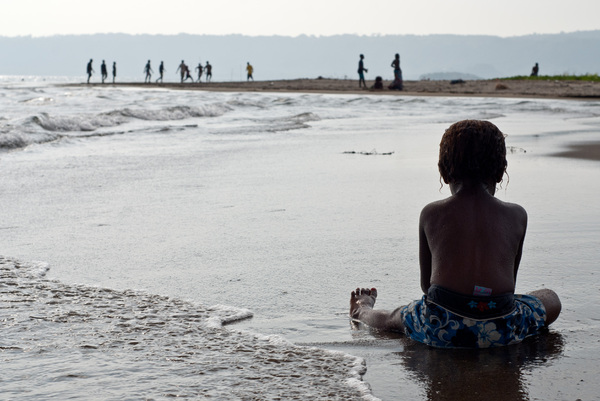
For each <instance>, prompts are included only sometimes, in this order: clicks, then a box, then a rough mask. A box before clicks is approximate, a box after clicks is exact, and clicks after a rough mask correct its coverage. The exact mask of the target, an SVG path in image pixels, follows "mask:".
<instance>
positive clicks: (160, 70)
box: [156, 61, 166, 83]
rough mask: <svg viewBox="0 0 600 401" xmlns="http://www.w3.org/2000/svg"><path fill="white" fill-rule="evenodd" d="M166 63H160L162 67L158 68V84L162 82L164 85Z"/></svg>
mask: <svg viewBox="0 0 600 401" xmlns="http://www.w3.org/2000/svg"><path fill="white" fill-rule="evenodd" d="M165 71H166V70H165V63H164V62H163V61H161V62H160V65H159V66H158V73H159V74H160V77H158V79H157V80H156V82H158V81H160V82H161V83H162V81H163V75H164V73H165Z"/></svg>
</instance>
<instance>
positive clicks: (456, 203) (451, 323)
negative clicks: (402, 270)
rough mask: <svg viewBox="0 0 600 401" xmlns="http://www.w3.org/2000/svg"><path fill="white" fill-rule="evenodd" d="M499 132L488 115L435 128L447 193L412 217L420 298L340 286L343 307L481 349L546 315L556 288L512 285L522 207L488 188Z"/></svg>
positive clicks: (373, 321) (502, 152)
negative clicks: (346, 303)
mask: <svg viewBox="0 0 600 401" xmlns="http://www.w3.org/2000/svg"><path fill="white" fill-rule="evenodd" d="M506 166H507V162H506V144H505V141H504V134H503V133H502V132H500V130H499V129H498V128H497V127H496V126H495V125H494V124H492V123H491V122H489V121H478V120H464V121H459V122H457V123H454V124H452V125H451V126H450V127H449V128H448V129H447V130H446V131H445V132H444V135H443V136H442V141H441V143H440V149H439V162H438V168H439V171H440V175H441V178H442V179H443V180H444V183H446V184H448V185H449V186H450V193H451V195H450V197H448V198H446V199H443V200H440V201H437V202H433V203H430V204H428V205H426V206H425V207H424V208H423V210H422V211H421V216H420V219H419V264H420V281H421V289H422V290H423V293H424V295H423V296H422V298H421V299H420V300H416V301H413V302H412V303H410V304H409V305H406V306H401V307H399V308H397V309H395V310H394V311H384V310H375V309H373V306H374V305H375V301H376V299H377V290H376V289H375V288H371V289H367V288H363V289H360V288H357V289H356V290H355V291H352V293H351V294H350V316H351V318H352V319H355V320H358V321H360V322H362V323H365V324H366V325H368V326H370V327H372V328H375V329H380V330H385V331H396V332H400V333H404V334H405V335H406V336H407V337H409V338H411V339H413V340H415V341H418V342H421V343H423V344H427V345H429V346H432V347H437V348H489V347H496V346H504V345H510V344H516V343H519V342H521V341H522V340H523V339H524V338H526V337H529V336H532V335H535V334H538V333H539V332H540V331H541V330H543V329H544V328H545V327H547V326H548V325H549V324H551V323H552V322H554V321H555V320H556V319H557V318H558V316H559V314H560V311H561V302H560V299H559V298H558V295H557V294H556V293H555V292H554V291H552V290H550V289H547V288H545V289H541V290H537V291H533V292H530V293H529V294H527V295H519V294H515V285H516V280H517V271H518V269H519V264H520V262H521V255H522V252H523V241H524V240H525V232H526V230H527V212H526V211H525V209H523V208H522V207H521V206H519V205H517V204H514V203H507V202H503V201H501V200H499V199H497V198H495V197H494V194H495V192H496V184H498V183H501V182H502V180H503V178H504V175H505V174H506Z"/></svg>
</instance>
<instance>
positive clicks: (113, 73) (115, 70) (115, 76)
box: [112, 61, 117, 84]
mask: <svg viewBox="0 0 600 401" xmlns="http://www.w3.org/2000/svg"><path fill="white" fill-rule="evenodd" d="M112 76H113V84H114V83H115V78H117V62H116V61H113V67H112Z"/></svg>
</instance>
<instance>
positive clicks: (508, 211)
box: [420, 196, 527, 222]
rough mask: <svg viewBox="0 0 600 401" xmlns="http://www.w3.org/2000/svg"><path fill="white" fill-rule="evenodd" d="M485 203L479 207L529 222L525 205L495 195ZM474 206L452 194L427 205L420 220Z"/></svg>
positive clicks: (461, 210) (458, 211) (454, 212)
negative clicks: (505, 200) (506, 200)
mask: <svg viewBox="0 0 600 401" xmlns="http://www.w3.org/2000/svg"><path fill="white" fill-rule="evenodd" d="M485 203H486V206H484V207H483V208H480V206H482V205H481V204H480V205H478V206H479V207H477V209H479V210H483V209H487V210H488V211H492V213H494V214H498V215H504V216H505V217H506V218H511V219H515V220H520V221H524V222H527V211H526V210H525V208H524V207H523V206H521V205H519V204H517V203H510V202H504V201H502V200H500V199H498V198H495V197H492V198H490V199H489V200H488V201H487V202H485ZM474 206H475V205H474V204H472V203H470V202H463V201H462V200H461V199H459V198H457V197H455V196H450V197H448V198H445V199H441V200H438V201H434V202H431V203H428V204H427V205H425V207H424V208H423V209H422V210H421V216H420V220H421V221H422V222H424V221H427V220H429V219H433V218H435V217H439V216H443V215H448V214H456V213H464V212H465V211H466V209H470V210H472V209H473V207H474Z"/></svg>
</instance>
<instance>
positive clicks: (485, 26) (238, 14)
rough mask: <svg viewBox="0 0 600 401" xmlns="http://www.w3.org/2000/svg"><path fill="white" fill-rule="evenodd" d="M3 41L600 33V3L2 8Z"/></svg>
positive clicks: (30, 0) (8, 3)
mask: <svg viewBox="0 0 600 401" xmlns="http://www.w3.org/2000/svg"><path fill="white" fill-rule="evenodd" d="M0 4H1V5H2V12H1V13H0V36H26V35H32V36H49V35H57V34H91V33H130V34H143V33H147V34H178V33H189V34H216V35H222V34H243V35H251V36H257V35H284V36H297V35H301V34H306V35H316V36H322V35H325V36H329V35H336V34H359V35H374V34H382V35H388V34H416V35H426V34H436V33H441V34H468V35H475V34H483V35H495V36H502V37H507V36H521V35H528V34H533V33H560V32H574V31H583V30H596V29H600V18H599V16H600V0H570V1H564V0H544V1H539V0H503V1H493V0H412V1H402V0H394V1H392V0H368V1H366V0H293V1H292V0H254V1H253V0H208V1H206V0H160V1H159V0H145V1H140V0H96V1H89V0H0Z"/></svg>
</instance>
